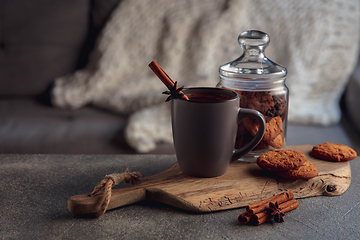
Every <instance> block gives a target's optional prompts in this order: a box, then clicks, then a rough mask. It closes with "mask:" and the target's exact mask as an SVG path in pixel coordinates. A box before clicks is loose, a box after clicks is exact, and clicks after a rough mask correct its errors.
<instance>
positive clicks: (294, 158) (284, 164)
mask: <svg viewBox="0 0 360 240" xmlns="http://www.w3.org/2000/svg"><path fill="white" fill-rule="evenodd" d="M305 161H307V160H306V156H305V154H303V153H302V152H299V151H296V150H273V151H269V152H266V153H263V154H261V155H260V156H259V157H258V159H257V161H256V163H257V165H258V166H259V167H260V168H262V169H265V170H270V171H288V170H291V169H295V168H299V167H300V166H301V165H303V164H304V162H305Z"/></svg>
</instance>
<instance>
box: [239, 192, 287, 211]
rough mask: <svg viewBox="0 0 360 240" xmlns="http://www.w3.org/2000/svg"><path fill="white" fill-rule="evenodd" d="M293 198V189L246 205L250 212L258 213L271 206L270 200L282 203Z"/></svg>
mask: <svg viewBox="0 0 360 240" xmlns="http://www.w3.org/2000/svg"><path fill="white" fill-rule="evenodd" d="M293 198H294V193H293V192H292V191H286V192H283V193H280V194H278V195H275V196H272V197H270V198H268V199H265V200H263V201H260V202H257V203H254V204H251V205H248V206H247V207H246V211H247V212H248V213H250V214H256V213H259V212H262V211H264V210H265V209H266V208H267V207H269V203H270V202H272V203H275V202H278V204H281V203H283V202H286V201H289V200H291V199H293Z"/></svg>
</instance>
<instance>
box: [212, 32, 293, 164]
mask: <svg viewBox="0 0 360 240" xmlns="http://www.w3.org/2000/svg"><path fill="white" fill-rule="evenodd" d="M238 42H239V44H240V46H241V48H242V50H243V54H242V55H241V56H240V57H239V58H238V59H236V60H234V61H232V62H229V63H227V64H224V65H222V66H220V68H219V74H220V82H219V83H218V85H217V87H221V88H227V89H231V90H233V91H236V92H238V93H239V94H240V107H241V108H250V109H256V110H258V111H259V112H261V113H262V114H263V115H264V117H265V120H266V132H265V135H264V137H263V139H262V140H261V142H260V143H259V144H258V146H257V147H256V148H255V149H253V150H252V151H251V152H250V153H249V154H248V155H247V156H253V157H256V156H258V155H260V154H262V153H264V152H267V151H269V150H272V149H282V148H284V147H285V145H286V127H287V112H288V102H289V89H288V88H287V86H286V85H285V78H286V74H287V70H286V68H285V67H283V66H280V65H278V64H276V63H274V62H272V61H270V60H269V59H268V58H266V56H265V54H264V50H265V48H266V47H267V46H268V45H269V42H270V37H269V35H268V34H266V33H264V32H261V31H246V32H243V33H242V34H240V35H239V37H238ZM257 129H258V125H257V123H256V122H255V121H254V120H253V119H250V118H246V119H244V121H242V122H241V123H240V124H239V127H238V132H237V139H236V145H235V148H241V147H242V146H244V145H245V144H246V143H248V142H249V141H250V140H251V139H252V138H253V136H255V134H256V132H257Z"/></svg>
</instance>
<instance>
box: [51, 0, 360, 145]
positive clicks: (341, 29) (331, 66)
mask: <svg viewBox="0 0 360 240" xmlns="http://www.w3.org/2000/svg"><path fill="white" fill-rule="evenodd" d="M359 12H360V8H359V1H358V0H348V1H341V0H327V1H299V0H288V1H282V0H257V1H255V0H181V1H173V0H149V1H143V0H123V1H122V2H121V3H120V5H119V6H118V8H117V9H116V10H115V11H114V13H113V15H112V18H111V20H110V21H109V22H108V24H107V26H106V27H105V29H104V30H103V32H102V34H101V36H100V38H99V39H98V45H97V47H96V49H95V50H94V52H93V54H92V58H91V60H90V63H89V65H88V66H87V67H86V68H85V69H82V70H79V71H77V72H75V73H74V74H72V75H69V76H64V77H60V78H58V79H56V81H55V84H54V88H53V91H52V100H53V103H54V104H55V105H56V106H59V107H63V108H73V109H74V108H79V107H82V106H84V105H86V104H89V103H91V104H94V105H97V106H100V107H104V108H107V109H110V110H113V111H118V112H122V113H131V116H130V118H129V123H128V126H127V128H126V133H125V134H126V139H127V141H128V143H129V144H130V145H131V146H133V147H134V148H135V149H136V150H137V151H139V152H147V151H150V150H152V149H154V148H155V146H156V142H158V141H165V142H171V141H172V133H171V126H170V114H169V111H170V110H169V107H170V104H168V103H163V102H164V100H165V99H166V96H164V95H162V94H161V92H162V91H164V90H166V88H165V86H164V85H163V84H162V83H161V82H160V80H158V79H157V78H156V76H155V75H154V74H153V73H152V72H151V70H150V69H149V68H148V67H147V65H148V64H149V63H150V62H151V61H152V60H156V61H157V62H158V63H159V64H160V65H161V66H162V67H163V68H164V70H165V71H166V72H167V73H168V74H169V75H170V76H171V77H172V78H173V79H174V80H176V81H178V82H179V85H184V86H185V87H191V86H215V85H216V83H217V82H218V81H219V77H218V68H219V66H220V65H222V64H224V63H227V62H229V61H232V60H234V59H235V58H237V57H239V56H240V54H241V50H240V47H239V46H238V43H237V37H238V35H239V34H240V33H241V32H243V31H246V30H250V29H257V30H261V31H264V32H266V33H268V34H269V35H270V38H271V42H270V45H269V47H268V48H267V49H266V54H267V56H268V57H269V58H270V59H272V60H273V61H275V62H277V63H279V64H281V65H283V66H285V67H286V68H287V69H288V77H287V80H286V84H287V85H288V87H289V89H290V105H289V121H290V122H297V123H314V124H323V125H329V124H334V123H336V122H338V121H339V119H340V108H339V98H340V96H341V94H342V91H343V89H344V87H345V85H346V83H347V81H348V78H349V75H350V74H351V72H352V70H353V69H354V66H355V63H356V59H357V56H358V46H359V22H360V21H359V20H360V19H359Z"/></svg>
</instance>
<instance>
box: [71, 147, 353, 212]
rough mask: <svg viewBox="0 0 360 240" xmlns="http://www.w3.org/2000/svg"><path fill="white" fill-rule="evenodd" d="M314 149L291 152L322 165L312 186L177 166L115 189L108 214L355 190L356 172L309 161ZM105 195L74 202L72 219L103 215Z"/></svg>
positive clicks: (247, 171)
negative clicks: (131, 207) (144, 204)
mask: <svg viewBox="0 0 360 240" xmlns="http://www.w3.org/2000/svg"><path fill="white" fill-rule="evenodd" d="M312 147H313V146H311V145H301V146H290V147H287V149H293V150H298V151H301V152H303V153H304V154H305V155H306V156H307V159H308V160H309V161H311V162H313V163H315V164H316V167H317V168H318V171H319V176H318V177H315V178H312V179H310V180H288V179H284V178H281V177H278V176H277V175H275V174H274V173H272V172H268V171H265V170H261V169H260V168H259V167H258V166H257V164H256V163H247V162H241V161H236V162H233V163H232V164H231V165H230V166H229V169H228V171H227V172H226V173H225V174H224V175H222V176H219V177H214V178H195V177H190V176H188V175H185V174H183V173H182V172H181V171H180V169H179V166H178V165H177V164H175V165H173V166H172V167H170V168H169V169H167V170H165V171H163V172H161V173H159V174H156V175H153V176H150V177H146V178H144V180H143V182H142V183H140V184H138V185H135V186H131V187H128V188H122V189H113V191H112V197H111V201H110V204H109V207H108V209H113V208H117V207H121V206H125V205H128V204H132V203H135V202H139V201H143V200H147V199H151V200H155V201H160V202H163V203H166V204H169V205H172V206H175V207H178V208H181V209H184V210H188V211H194V212H213V211H219V210H226V209H232V208H239V207H244V206H246V205H249V204H252V203H254V202H257V201H260V200H263V199H266V198H269V197H271V196H273V195H275V194H279V193H281V192H283V191H286V190H292V191H293V192H294V194H295V198H306V197H314V196H322V195H325V196H338V195H341V194H343V193H344V192H345V191H346V190H347V189H348V188H349V186H350V181H351V170H350V164H349V163H348V162H328V161H323V160H318V159H315V158H313V157H311V156H310V155H309V152H310V151H311V149H312ZM102 199H103V195H99V196H96V197H89V193H87V194H80V195H76V196H73V197H71V198H69V200H68V209H69V211H70V212H72V213H77V214H90V213H94V212H97V210H98V209H99V207H100V204H101V201H102Z"/></svg>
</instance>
